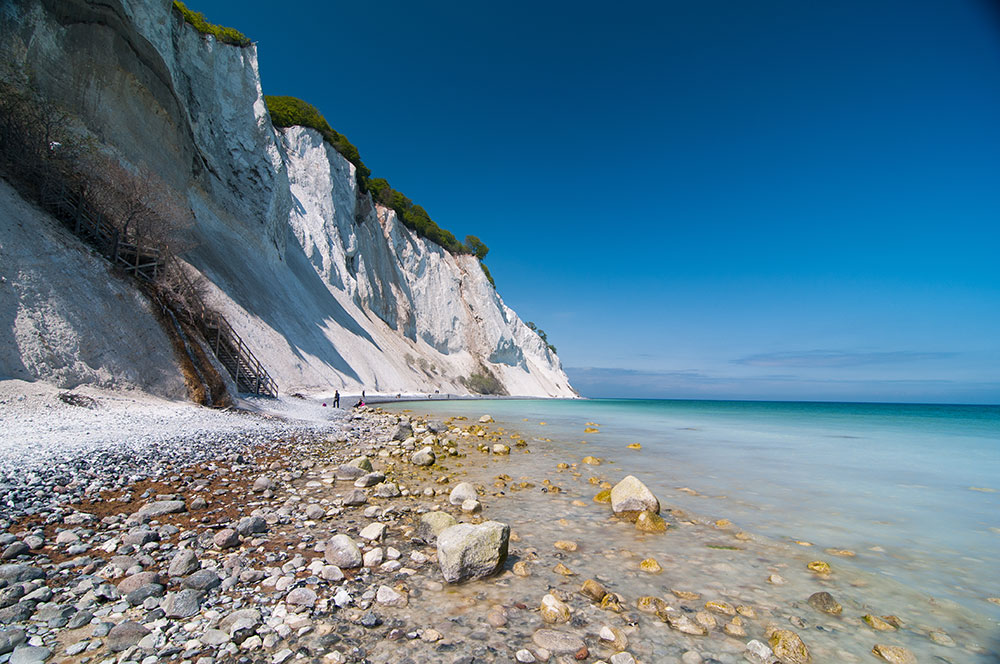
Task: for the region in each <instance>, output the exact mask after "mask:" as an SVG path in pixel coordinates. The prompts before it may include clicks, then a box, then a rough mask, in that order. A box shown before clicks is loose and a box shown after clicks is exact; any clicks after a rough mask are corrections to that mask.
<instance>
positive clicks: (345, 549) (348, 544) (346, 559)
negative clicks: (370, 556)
mask: <svg viewBox="0 0 1000 664" xmlns="http://www.w3.org/2000/svg"><path fill="white" fill-rule="evenodd" d="M323 557H324V558H325V559H326V562H328V563H330V564H331V565H336V566H337V567H340V568H342V569H343V568H347V569H350V568H352V567H361V564H362V562H364V561H363V559H362V557H361V549H359V548H358V545H357V544H355V543H354V540H352V539H351V538H350V537H348V536H347V535H343V534H341V535H334V536H333V537H331V538H330V539H329V540H328V541H327V543H326V548H325V549H324V550H323Z"/></svg>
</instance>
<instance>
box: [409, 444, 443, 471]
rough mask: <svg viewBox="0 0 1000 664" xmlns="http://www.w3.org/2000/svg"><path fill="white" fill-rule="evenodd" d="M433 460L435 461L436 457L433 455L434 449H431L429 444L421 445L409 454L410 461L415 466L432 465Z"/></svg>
mask: <svg viewBox="0 0 1000 664" xmlns="http://www.w3.org/2000/svg"><path fill="white" fill-rule="evenodd" d="M435 461H437V457H435V456H434V450H433V449H431V446H430V445H427V446H426V447H422V448H421V449H419V450H417V451H416V452H414V453H413V454H412V455H410V462H411V463H413V464H414V465H416V466H433V465H434V462H435Z"/></svg>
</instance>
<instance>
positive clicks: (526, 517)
mask: <svg viewBox="0 0 1000 664" xmlns="http://www.w3.org/2000/svg"><path fill="white" fill-rule="evenodd" d="M17 387H18V388H19V389H18V390H14V389H10V390H8V391H6V392H0V398H2V400H3V402H4V403H3V405H4V417H5V418H7V419H6V420H5V421H4V422H3V423H2V424H4V425H5V426H4V431H5V433H4V434H3V444H2V445H0V480H2V481H0V487H2V488H0V492H2V500H3V505H4V507H3V513H2V517H0V532H2V533H3V534H2V535H0V555H2V557H3V560H2V567H0V664H4V663H5V662H8V661H9V662H14V663H16V664H21V663H28V662H43V661H53V662H80V663H83V664H89V663H97V662H101V663H105V662H106V663H109V664H110V663H111V662H118V663H124V662H142V663H143V664H152V663H153V662H159V661H177V662H190V663H192V664H194V663H197V664H213V663H215V662H269V663H271V664H282V663H283V662H292V661H309V662H314V661H315V662H330V663H338V662H413V663H416V662H446V663H449V664H453V663H458V662H464V663H471V662H515V661H516V662H526V663H530V662H559V663H563V662H576V661H585V662H604V663H608V662H610V663H611V664H630V663H632V662H642V663H646V664H651V663H653V662H683V663H684V664H696V663H698V662H723V663H726V664H730V663H735V662H742V661H750V662H754V663H763V664H771V663H773V662H782V663H783V664H800V663H805V662H833V661H838V662H865V661H872V662H875V661H887V662H900V663H904V662H916V661H944V662H988V661H992V660H991V659H990V658H991V657H993V656H994V655H993V651H992V648H991V646H992V644H991V643H990V642H989V641H988V640H985V639H984V638H983V635H986V636H987V637H988V635H989V633H990V632H989V630H990V627H991V626H990V625H988V624H987V625H985V626H984V625H977V624H975V619H974V618H966V617H963V616H958V617H956V615H957V614H956V610H955V608H954V607H950V606H940V607H938V606H934V605H933V604H930V605H929V604H928V603H927V602H926V601H924V599H922V598H920V597H918V596H916V595H914V596H907V595H906V594H900V593H894V594H892V595H887V594H886V593H885V591H884V589H883V588H882V587H881V586H879V585H878V583H874V582H873V581H872V580H871V579H870V578H868V577H866V576H865V575H864V574H862V573H859V572H856V571H854V570H852V569H850V568H849V567H846V566H844V565H842V564H841V561H844V560H847V559H849V558H850V557H852V556H854V555H855V552H853V551H849V550H838V549H829V548H827V549H823V548H819V547H814V546H809V544H810V543H808V542H801V543H797V544H793V545H790V546H789V545H787V544H784V543H779V542H774V541H770V540H768V539H766V538H764V537H761V536H759V535H757V534H755V533H752V532H747V531H745V530H743V529H741V528H740V527H738V526H737V525H736V524H734V523H732V522H730V521H729V520H727V519H726V518H724V516H720V515H710V516H708V515H701V514H696V513H693V512H690V511H687V510H682V509H680V508H677V507H676V506H672V505H670V504H668V503H667V502H666V501H664V500H663V497H658V496H656V495H654V494H653V492H652V491H650V490H649V488H647V487H646V485H645V484H644V483H643V482H642V481H641V480H640V479H639V478H637V477H635V476H633V475H629V474H625V473H624V472H622V471H621V470H620V468H618V467H617V466H618V464H617V463H616V460H615V459H608V458H599V457H595V456H591V455H582V456H581V455H574V453H571V452H568V451H566V450H560V449H558V448H554V447H553V446H551V445H548V444H547V443H551V441H544V440H540V439H538V438H536V437H530V436H525V435H524V434H523V433H522V432H520V431H518V430H517V428H516V427H514V426H512V425H511V424H510V423H506V424H501V423H497V422H495V421H494V418H493V417H491V416H490V415H489V414H488V413H487V412H486V411H487V409H488V406H489V404H488V403H483V404H482V405H483V413H482V414H481V415H479V416H477V417H464V416H458V417H440V416H435V417H428V416H425V415H422V414H421V412H420V410H419V408H420V404H419V403H418V404H413V405H411V406H409V407H410V408H412V409H413V410H412V411H410V410H408V409H407V408H406V407H405V405H401V406H396V407H394V409H393V411H394V412H387V411H383V410H381V409H379V408H377V407H369V408H365V409H359V410H355V411H343V410H339V409H331V408H327V407H326V406H325V405H324V404H322V403H320V402H314V401H312V400H309V399H296V398H294V397H289V398H285V399H284V400H282V401H281V402H279V403H273V404H267V403H261V404H254V403H249V404H248V406H249V407H250V409H254V408H256V409H257V410H258V412H247V411H245V410H244V411H229V412H220V411H210V410H206V409H198V408H193V407H188V406H172V405H170V404H167V403H155V404H154V403H148V402H142V401H141V400H130V399H129V398H127V397H123V396H120V395H111V394H108V393H92V394H91V393H87V392H84V391H81V392H65V391H56V390H48V391H46V390H44V389H42V388H38V390H37V391H36V392H35V393H34V394H29V395H28V396H25V394H26V392H30V390H26V389H25V388H24V386H23V385H21V386H17ZM97 422H101V423H103V424H102V425H101V426H98V425H97V424H96V423H97ZM594 426H595V427H597V426H598V425H597V423H594ZM19 427H20V428H19ZM84 431H89V432H90V433H89V435H88V434H85V433H84ZM81 439H83V441H81ZM26 441H31V442H32V444H30V445H26V444H24V443H25V442H26ZM641 448H642V446H641V444H639V445H638V446H636V447H635V448H634V449H624V450H622V454H623V455H626V454H635V455H640V454H642V449H641ZM997 602H1000V600H997ZM963 620H968V621H970V622H969V623H968V624H966V623H964V622H962V621H963Z"/></svg>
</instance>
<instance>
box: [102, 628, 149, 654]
mask: <svg viewBox="0 0 1000 664" xmlns="http://www.w3.org/2000/svg"><path fill="white" fill-rule="evenodd" d="M147 634H149V630H148V629H146V628H145V627H143V626H142V625H140V624H139V623H137V622H132V621H131V620H126V621H125V622H122V623H118V624H117V625H115V626H114V627H112V628H111V631H110V632H108V642H107V646H108V648H109V649H110V650H111V652H121V651H123V650H128V649H129V648H131V647H132V646H134V645H136V644H137V643H139V641H141V640H142V637H144V636H146V635H147Z"/></svg>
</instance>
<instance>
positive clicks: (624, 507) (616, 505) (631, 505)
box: [611, 475, 660, 521]
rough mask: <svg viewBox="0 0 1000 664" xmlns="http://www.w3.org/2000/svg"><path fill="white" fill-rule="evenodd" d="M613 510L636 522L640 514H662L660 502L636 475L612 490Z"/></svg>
mask: <svg viewBox="0 0 1000 664" xmlns="http://www.w3.org/2000/svg"><path fill="white" fill-rule="evenodd" d="M611 509H612V511H613V512H614V513H615V514H616V515H618V516H623V517H625V518H628V519H630V520H633V521H634V520H635V519H636V518H638V516H639V513H640V512H643V511H649V512H652V513H653V514H659V513H660V501H658V500H657V499H656V496H654V495H653V492H652V491H650V490H649V489H648V488H646V485H645V484H643V483H642V482H640V481H639V480H638V479H637V478H636V477H635V476H634V475H629V476H627V477H626V478H625V479H623V480H622V481H621V482H619V483H618V484H616V485H615V486H614V488H612V489H611Z"/></svg>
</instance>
